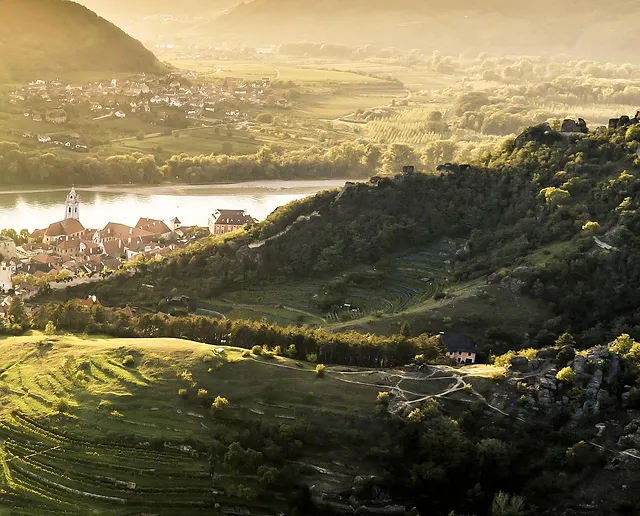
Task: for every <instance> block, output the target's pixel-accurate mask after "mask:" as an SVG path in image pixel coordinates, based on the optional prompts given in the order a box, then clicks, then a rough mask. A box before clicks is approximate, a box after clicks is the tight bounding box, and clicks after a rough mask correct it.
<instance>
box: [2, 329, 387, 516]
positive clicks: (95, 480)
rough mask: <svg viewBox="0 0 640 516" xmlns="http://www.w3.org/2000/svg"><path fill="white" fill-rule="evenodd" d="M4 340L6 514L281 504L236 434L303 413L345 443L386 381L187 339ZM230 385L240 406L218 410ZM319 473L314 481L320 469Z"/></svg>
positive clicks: (237, 509) (266, 508) (238, 509)
mask: <svg viewBox="0 0 640 516" xmlns="http://www.w3.org/2000/svg"><path fill="white" fill-rule="evenodd" d="M0 346H1V347H2V351H3V353H2V356H0V368H1V369H0V371H2V372H1V373H0V396H1V397H0V466H1V469H0V514H5V512H3V510H5V509H7V510H10V511H11V512H10V514H15V515H24V516H27V515H29V516H31V515H33V516H35V515H38V516H39V515H49V514H50V515H57V514H60V515H61V514H82V515H86V514H108V515H134V514H135V515H140V514H157V515H175V514H189V515H196V516H197V515H200V514H203V515H204V514H207V515H216V514H220V512H219V511H218V510H217V509H216V504H219V505H220V506H221V507H222V508H223V510H224V511H225V512H224V514H252V515H260V516H264V515H267V514H277V513H278V512H280V511H281V510H282V509H283V508H285V507H286V500H285V499H284V498H282V497H281V496H280V495H278V494H277V493H275V492H272V491H271V490H265V488H264V485H263V484H262V483H261V482H260V481H259V480H258V478H257V477H256V476H255V474H253V475H252V474H249V475H247V474H239V473H238V472H237V471H235V470H234V469H233V468H231V467H230V466H228V465H227V464H226V461H225V457H226V455H225V454H226V452H227V450H228V447H229V446H230V443H231V442H233V441H236V440H242V439H243V437H242V436H243V435H244V432H245V431H246V429H247V428H251V426H252V425H257V428H261V427H262V428H267V427H269V428H274V429H275V430H274V431H275V432H278V431H279V430H278V429H279V428H281V427H282V425H284V426H287V424H289V425H292V424H293V422H296V424H300V423H301V422H303V421H304V422H306V423H305V424H311V425H314V427H315V428H316V431H315V433H317V432H318V431H319V429H321V428H325V429H327V431H331V432H332V434H333V435H336V436H339V437H340V438H339V442H341V443H344V442H346V441H345V439H347V437H346V435H341V434H347V433H348V432H349V425H347V427H345V426H344V422H345V420H346V419H349V420H352V421H360V420H368V419H369V418H370V417H372V415H373V414H374V412H375V398H376V395H377V392H378V390H379V389H378V387H377V385H368V384H365V383H363V382H358V383H356V384H352V385H349V386H348V389H345V384H344V383H343V382H342V381H340V380H339V379H336V378H333V377H327V378H323V379H318V378H317V377H316V375H315V372H314V364H305V363H297V362H293V361H290V360H288V359H285V358H282V357H273V358H271V359H270V360H268V359H267V358H264V357H263V358H256V357H251V356H247V354H246V352H245V351H244V350H240V349H235V348H213V347H211V346H208V345H203V344H197V343H192V342H188V341H181V340H174V339H89V338H79V337H73V336H64V337H46V336H44V335H34V336H29V337H12V338H5V339H1V340H0ZM125 364H126V365H125ZM283 385H286V386H287V388H286V389H283V388H282V386H283ZM179 390H180V391H181V393H180V394H179V392H178V391H179ZM218 395H222V396H225V397H227V398H228V399H229V400H230V403H231V405H230V406H229V407H228V408H227V409H226V410H225V413H224V416H220V415H218V416H216V415H215V414H213V413H212V411H211V409H210V407H211V403H212V401H213V400H214V398H215V397H216V396H218ZM262 425H267V426H262ZM269 425H270V426H269ZM291 428H293V427H291ZM301 452H302V454H301ZM312 452H313V449H309V451H308V452H307V451H304V450H300V451H298V452H296V453H297V456H299V457H300V458H304V457H307V460H309V456H310V454H311V456H313V453H312ZM313 460H314V462H315V464H321V465H323V466H327V464H325V463H324V461H329V465H330V460H331V459H330V456H326V454H325V455H323V456H322V457H315V456H314V458H313ZM314 467H315V466H314ZM307 469H308V471H307V473H305V472H298V473H297V474H299V475H300V478H302V477H304V476H305V474H311V475H317V474H318V473H317V471H316V470H315V469H314V468H313V467H308V468H307ZM332 469H333V470H336V467H335V466H332ZM344 475H345V474H344V473H343V472H341V471H339V470H337V471H335V478H333V479H332V480H331V482H338V481H341V480H340V479H344V478H347V477H345V476H344ZM325 481H329V480H328V479H325ZM238 486H241V490H240V489H239V488H238ZM247 491H248V492H250V493H252V494H251V496H249V495H247V494H246V492H247Z"/></svg>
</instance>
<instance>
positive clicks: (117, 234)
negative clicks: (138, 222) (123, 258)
mask: <svg viewBox="0 0 640 516" xmlns="http://www.w3.org/2000/svg"><path fill="white" fill-rule="evenodd" d="M132 234H133V228H132V227H131V226H127V225H125V224H119V223H117V222H109V224H107V225H106V226H105V227H104V229H102V230H101V231H100V237H101V238H105V237H114V238H119V239H121V240H124V239H125V238H129V237H130V236H132Z"/></svg>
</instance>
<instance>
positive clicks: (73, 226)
mask: <svg viewBox="0 0 640 516" xmlns="http://www.w3.org/2000/svg"><path fill="white" fill-rule="evenodd" d="M85 232H86V229H85V228H84V226H83V225H82V223H81V222H80V200H79V199H78V194H77V192H76V189H75V188H72V189H71V191H70V192H69V193H68V194H67V199H66V201H65V203H64V218H63V219H62V220H61V221H59V222H54V223H53V224H50V225H49V227H48V228H47V229H36V230H35V231H34V232H33V233H32V234H31V235H30V236H29V241H30V242H32V241H33V242H37V241H39V240H40V239H42V242H43V243H45V244H51V245H53V244H56V243H58V242H59V241H62V240H69V239H74V238H80V237H81V236H82V235H84V233H85Z"/></svg>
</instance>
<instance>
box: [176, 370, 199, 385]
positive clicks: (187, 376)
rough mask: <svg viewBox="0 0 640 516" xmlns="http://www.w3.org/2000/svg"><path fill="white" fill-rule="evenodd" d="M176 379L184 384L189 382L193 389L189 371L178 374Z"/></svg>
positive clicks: (191, 376)
mask: <svg viewBox="0 0 640 516" xmlns="http://www.w3.org/2000/svg"><path fill="white" fill-rule="evenodd" d="M178 378H180V379H181V380H184V381H185V382H189V383H190V384H191V385H192V386H194V387H195V382H194V381H193V374H192V373H191V371H188V370H186V369H185V370H183V371H180V372H179V373H178Z"/></svg>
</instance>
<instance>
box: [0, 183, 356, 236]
mask: <svg viewBox="0 0 640 516" xmlns="http://www.w3.org/2000/svg"><path fill="white" fill-rule="evenodd" d="M346 181H348V180H346V179H343V180H318V181H254V182H249V183H238V184H224V185H207V186H196V185H170V186H101V187H88V188H76V190H77V192H78V197H79V200H80V221H81V222H82V223H83V225H84V226H85V227H86V228H92V229H95V228H102V227H104V226H105V225H106V224H107V223H108V222H120V223H122V224H127V225H130V226H131V225H135V224H136V222H137V221H138V219H139V218H140V217H148V218H153V219H160V220H164V221H165V222H169V221H170V220H171V219H173V217H178V218H179V219H180V221H181V222H182V224H183V225H185V226H191V225H198V226H206V225H207V220H208V218H209V216H210V215H211V214H212V213H213V211H214V210H216V209H218V208H226V209H244V210H247V212H248V213H249V214H251V215H252V216H253V217H254V218H256V219H258V220H262V219H264V218H266V217H267V215H269V214H270V213H271V212H272V211H273V210H275V209H276V208H278V207H279V206H283V205H285V204H287V203H289V202H291V201H294V200H296V199H301V198H304V197H307V196H309V195H313V194H315V193H317V192H319V191H322V190H327V189H332V188H339V187H341V186H344V184H345V182H346ZM68 191H69V188H55V189H49V190H45V189H42V190H31V191H29V190H20V191H0V229H2V228H13V229H15V230H17V231H19V230H20V229H23V228H26V229H28V230H29V231H33V230H34V229H37V228H46V227H47V226H48V225H49V224H51V223H52V222H56V221H59V220H61V219H62V218H63V216H64V202H65V198H66V195H67V193H68Z"/></svg>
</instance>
